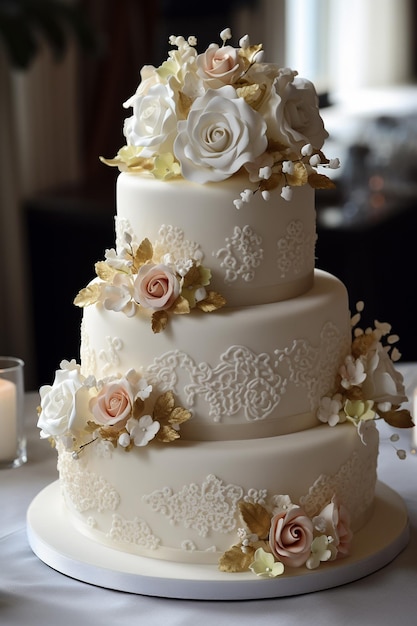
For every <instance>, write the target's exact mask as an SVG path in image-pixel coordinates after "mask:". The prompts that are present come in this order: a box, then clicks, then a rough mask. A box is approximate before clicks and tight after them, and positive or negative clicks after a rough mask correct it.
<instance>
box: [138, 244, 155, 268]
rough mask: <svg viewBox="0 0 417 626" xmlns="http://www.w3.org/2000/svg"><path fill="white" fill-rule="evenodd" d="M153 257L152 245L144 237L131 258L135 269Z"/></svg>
mask: <svg viewBox="0 0 417 626" xmlns="http://www.w3.org/2000/svg"><path fill="white" fill-rule="evenodd" d="M152 257H153V246H152V244H151V242H150V241H149V239H148V238H145V239H144V240H143V241H142V242H141V243H140V245H139V246H138V249H137V250H136V254H135V258H134V259H133V263H134V266H135V267H136V269H138V268H139V267H141V266H142V265H145V263H147V262H148V261H150V260H151V259H152Z"/></svg>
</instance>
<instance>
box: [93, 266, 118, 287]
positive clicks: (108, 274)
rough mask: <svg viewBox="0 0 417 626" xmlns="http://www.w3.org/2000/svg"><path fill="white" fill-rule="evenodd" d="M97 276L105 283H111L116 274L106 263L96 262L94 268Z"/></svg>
mask: <svg viewBox="0 0 417 626" xmlns="http://www.w3.org/2000/svg"><path fill="white" fill-rule="evenodd" d="M94 268H95V270H96V274H97V276H98V277H99V278H100V279H101V280H104V282H106V283H111V282H112V280H113V278H114V275H115V274H116V270H115V269H114V267H111V266H110V265H109V264H108V263H106V261H98V262H97V263H96V264H95V266H94Z"/></svg>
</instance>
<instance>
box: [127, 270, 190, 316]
mask: <svg viewBox="0 0 417 626" xmlns="http://www.w3.org/2000/svg"><path fill="white" fill-rule="evenodd" d="M180 289H181V286H180V283H179V280H178V278H177V277H176V275H175V274H174V273H173V272H172V270H171V269H170V268H169V267H168V266H167V265H162V264H159V265H155V264H154V263H147V264H145V265H142V267H141V268H140V270H139V272H138V274H137V277H136V279H135V284H134V297H135V300H136V302H137V303H138V304H140V305H141V306H143V307H144V308H146V309H153V310H154V311H162V310H166V309H169V307H170V306H172V304H174V302H175V300H176V299H177V298H178V296H179V294H180Z"/></svg>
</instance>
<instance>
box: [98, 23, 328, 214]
mask: <svg viewBox="0 0 417 626" xmlns="http://www.w3.org/2000/svg"><path fill="white" fill-rule="evenodd" d="M220 40H221V43H220V44H217V43H211V44H210V45H209V46H208V48H207V49H206V50H205V51H203V52H201V53H200V54H199V53H198V52H197V50H196V45H197V40H196V38H195V37H194V36H192V37H189V38H188V39H185V38H184V37H182V36H174V35H172V36H171V37H170V38H169V43H170V44H171V45H172V46H173V47H174V49H173V50H171V51H170V52H169V53H168V58H167V59H166V61H164V62H163V63H162V64H161V65H160V66H159V67H153V66H150V65H146V66H144V67H143V68H142V70H141V73H140V74H141V82H140V84H139V86H138V88H137V90H136V93H135V94H133V96H131V97H130V98H129V99H128V100H127V101H126V102H125V103H124V106H125V107H126V108H130V107H131V108H132V115H131V116H130V117H128V118H126V120H125V122H124V130H123V132H124V135H125V137H126V142H127V145H126V146H124V147H123V148H121V149H120V150H119V152H118V154H117V155H116V157H115V158H114V159H107V160H106V159H102V160H103V161H104V162H105V163H107V164H108V165H113V166H118V167H119V168H120V169H121V170H129V171H139V172H140V171H142V170H147V171H151V172H152V173H153V174H154V175H155V177H156V178H159V179H162V180H168V179H171V178H173V177H175V176H179V175H180V176H182V177H184V178H185V179H187V180H189V181H191V182H196V183H199V184H205V183H209V182H220V181H223V180H225V179H227V178H230V177H231V176H233V175H234V174H236V173H237V172H238V171H241V172H245V173H246V174H247V177H248V181H249V182H250V183H253V187H252V188H251V189H250V193H251V195H253V194H254V193H255V192H257V191H259V192H260V193H261V196H262V197H263V198H264V199H265V200H268V198H269V197H270V191H271V190H272V189H274V188H275V187H277V188H279V189H280V190H281V196H282V197H283V198H284V199H285V200H291V197H292V188H293V187H298V186H302V185H306V184H309V185H310V186H312V187H314V188H326V187H333V186H334V185H333V183H332V182H331V180H329V178H328V177H327V176H325V175H324V174H323V173H321V174H319V173H318V171H317V168H319V167H324V168H325V167H328V168H332V169H333V168H336V167H338V165H339V162H338V159H332V160H330V161H329V160H328V159H327V158H326V157H325V156H324V154H323V153H322V151H321V150H322V147H323V143H324V141H325V139H326V138H327V136H328V135H327V132H326V130H325V128H324V124H323V121H322V119H321V117H320V113H319V108H318V98H317V94H316V91H315V88H314V86H313V84H312V83H311V82H310V81H308V80H306V79H304V78H301V77H299V76H298V74H297V72H296V71H294V70H292V69H290V68H280V67H279V66H278V65H274V64H272V63H264V62H263V50H262V45H261V44H258V45H252V44H251V42H250V39H249V36H248V35H244V36H243V37H241V38H240V40H239V45H238V46H237V47H235V46H233V44H232V43H231V41H232V33H231V30H230V28H225V29H223V30H222V31H221V33H220ZM175 48H176V49H175ZM249 199H250V198H249ZM242 201H244V202H246V201H248V198H246V197H245V199H244V200H242V199H241V198H239V199H238V200H237V201H236V202H235V205H236V206H237V207H238V208H240V207H241V206H242Z"/></svg>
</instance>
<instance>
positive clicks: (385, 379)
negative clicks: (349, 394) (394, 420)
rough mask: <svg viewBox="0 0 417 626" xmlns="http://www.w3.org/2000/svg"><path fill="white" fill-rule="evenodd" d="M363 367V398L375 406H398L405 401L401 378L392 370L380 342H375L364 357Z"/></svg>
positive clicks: (391, 365) (389, 360)
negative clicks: (371, 401) (364, 374)
mask: <svg viewBox="0 0 417 626" xmlns="http://www.w3.org/2000/svg"><path fill="white" fill-rule="evenodd" d="M362 358H363V357H362ZM364 365H365V373H366V378H365V380H364V382H363V383H362V393H363V396H364V398H366V399H367V400H373V402H374V403H375V404H376V405H378V404H384V403H388V405H400V404H402V403H403V402H406V401H407V396H406V395H405V389H404V382H403V377H402V375H401V374H400V372H398V371H397V370H396V369H395V368H394V364H393V363H392V361H391V359H390V357H389V354H388V353H387V352H386V350H385V349H384V346H383V345H382V344H381V342H379V341H378V342H376V343H375V345H374V346H373V348H372V349H371V350H370V352H369V353H368V354H367V355H366V361H365V362H364ZM386 408H388V407H386ZM389 408H390V407H389Z"/></svg>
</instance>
